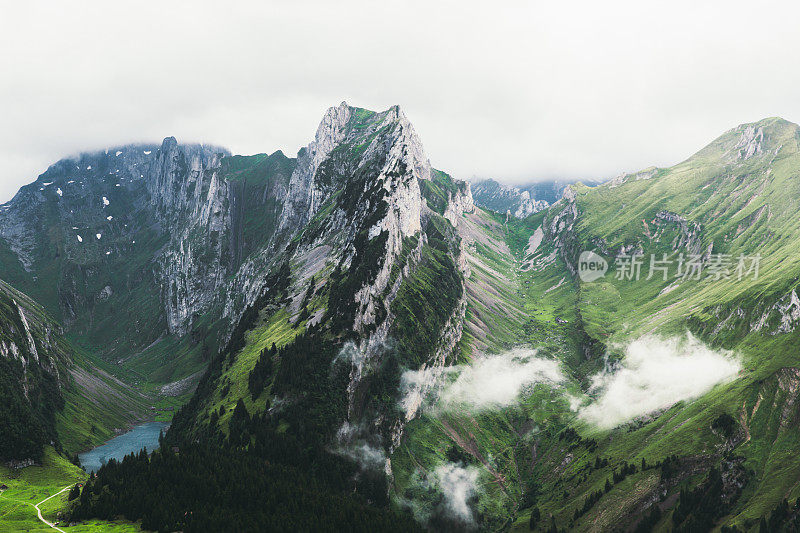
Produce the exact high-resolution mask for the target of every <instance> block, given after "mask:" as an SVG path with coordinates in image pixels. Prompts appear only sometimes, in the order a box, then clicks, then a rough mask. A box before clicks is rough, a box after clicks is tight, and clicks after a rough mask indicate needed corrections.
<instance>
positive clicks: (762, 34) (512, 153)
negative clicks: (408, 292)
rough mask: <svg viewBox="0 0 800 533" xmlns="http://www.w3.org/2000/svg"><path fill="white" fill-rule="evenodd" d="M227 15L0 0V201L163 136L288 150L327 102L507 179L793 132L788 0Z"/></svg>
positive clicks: (797, 46)
mask: <svg viewBox="0 0 800 533" xmlns="http://www.w3.org/2000/svg"><path fill="white" fill-rule="evenodd" d="M235 4H236V6H235V8H234V2H222V1H219V2H215V3H200V2H196V1H195V2H185V3H183V2H175V1H163V0H161V1H159V2H147V1H142V0H138V1H136V2H120V1H114V2H108V1H105V0H104V1H98V2H71V1H60V2H52V1H48V2H35V1H25V2H3V4H2V7H0V45H2V50H3V53H2V54H0V121H1V122H0V123H1V124H2V126H0V162H1V163H2V164H1V165H0V202H2V201H5V200H8V199H9V198H10V197H11V196H12V195H13V194H14V192H15V191H16V190H17V189H18V188H19V186H20V185H22V184H25V183H28V182H30V181H33V180H34V179H35V178H36V177H37V176H38V174H40V173H41V172H43V171H44V170H45V169H46V168H47V166H48V165H49V164H51V163H52V162H54V161H56V160H57V159H59V158H60V157H63V156H66V155H69V154H71V153H75V152H78V151H83V150H90V149H99V148H105V147H108V146H113V145H117V144H122V143H128V142H132V141H160V140H161V139H162V138H163V137H165V136H168V135H174V136H176V137H177V138H178V140H179V141H181V142H189V141H202V142H208V143H215V144H220V145H223V146H226V147H228V148H229V149H231V150H232V151H233V152H235V153H242V154H250V153H257V152H272V151H274V150H276V149H281V150H283V151H284V152H286V153H287V154H289V155H294V154H295V153H296V152H297V150H298V149H299V148H300V147H301V146H304V145H306V144H307V143H308V142H309V141H310V140H311V139H312V137H313V134H314V132H315V130H316V126H317V124H318V122H319V120H320V118H321V116H322V114H323V113H324V111H325V109H326V108H328V107H329V106H331V105H337V104H338V103H339V102H341V101H342V100H346V101H347V102H348V103H350V104H352V105H357V106H360V107H367V108H371V109H379V110H382V109H385V108H387V107H389V106H390V105H393V104H400V106H401V107H402V108H403V109H404V111H405V113H406V115H407V116H408V117H409V118H410V119H411V121H412V122H413V123H414V125H415V127H416V129H417V131H418V133H419V134H420V136H421V138H422V141H423V143H424V145H425V148H426V151H427V153H428V156H429V157H430V159H431V163H432V164H433V165H434V166H436V167H438V168H442V169H444V170H447V171H450V172H452V173H453V174H454V175H456V176H457V177H460V178H470V177H476V176H478V177H495V178H498V179H500V180H501V181H506V182H520V181H531V180H536V179H545V178H550V177H583V178H598V177H610V176H614V175H616V174H619V173H621V172H623V171H634V170H637V169H639V168H642V167H646V166H650V165H653V164H655V165H670V164H673V163H676V162H678V161H680V160H682V159H684V158H685V157H687V156H689V155H690V154H691V153H693V152H694V151H696V150H698V149H699V148H701V147H702V146H703V145H704V144H706V143H707V142H709V141H711V140H712V139H713V138H715V137H717V136H718V135H719V134H721V133H722V132H724V131H725V130H727V129H730V128H731V127H733V126H736V125H737V124H740V123H743V122H751V121H755V120H758V119H760V118H763V117H767V116H775V115H779V116H782V117H784V118H786V119H788V120H792V121H795V122H797V121H800V68H798V54H799V53H800V31H798V20H800V16H799V15H800V9H798V8H797V7H794V5H796V4H797V3H796V2H790V1H786V2H737V1H725V2H703V3H701V2H696V1H692V2H680V1H675V0H670V1H669V2H650V1H648V2H642V1H641V0H639V1H632V2H613V1H604V2H597V1H591V2H574V1H573V2H566V1H565V2H553V1H548V2H502V1H498V2H480V3H478V2H475V3H471V2H465V1H464V0H462V1H458V2H433V1H426V2H420V3H409V2H375V1H370V2H341V1H336V2H333V1H327V2H303V1H297V0H294V1H286V2H275V3H270V2H264V1H259V2H253V3H244V2H239V3H235ZM701 4H702V5H701Z"/></svg>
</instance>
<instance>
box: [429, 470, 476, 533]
mask: <svg viewBox="0 0 800 533" xmlns="http://www.w3.org/2000/svg"><path fill="white" fill-rule="evenodd" d="M434 474H435V476H436V482H437V485H438V487H439V490H441V492H442V495H443V496H444V502H443V503H444V507H445V510H446V511H447V512H448V514H450V515H451V516H452V517H453V518H456V519H459V520H461V521H463V522H465V523H467V524H472V523H474V518H473V516H472V509H471V507H470V499H471V498H472V497H473V496H475V495H476V494H477V491H478V488H477V483H478V476H479V475H480V470H478V468H476V467H474V466H468V467H463V466H461V465H457V464H454V463H446V464H443V465H441V466H439V467H437V468H436V471H435V472H434Z"/></svg>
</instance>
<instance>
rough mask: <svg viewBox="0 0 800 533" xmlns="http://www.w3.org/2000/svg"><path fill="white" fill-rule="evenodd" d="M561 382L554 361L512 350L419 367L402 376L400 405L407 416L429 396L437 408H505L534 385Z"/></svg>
mask: <svg viewBox="0 0 800 533" xmlns="http://www.w3.org/2000/svg"><path fill="white" fill-rule="evenodd" d="M563 380H564V376H563V374H562V373H561V370H560V368H559V365H558V362H557V361H553V360H549V359H542V358H538V357H536V351H535V350H529V349H515V350H510V351H508V352H505V353H502V354H499V355H488V356H485V357H483V358H480V359H477V360H475V361H473V363H472V364H471V365H457V366H449V367H444V368H422V369H420V370H417V371H407V372H405V373H404V374H403V379H402V387H403V391H404V395H403V399H402V406H403V408H404V409H405V411H406V416H407V417H411V416H413V415H414V413H416V411H417V409H419V407H420V406H421V405H422V403H423V402H424V400H425V399H426V398H427V396H428V394H429V393H432V394H433V395H434V396H435V400H436V403H437V405H438V406H440V407H445V408H446V407H450V406H455V405H466V406H468V407H471V408H473V409H477V410H483V409H493V408H499V407H508V406H510V405H513V404H516V403H517V402H518V401H519V397H520V394H521V393H522V392H523V391H524V390H525V389H526V388H529V387H532V386H534V385H536V384H537V383H560V382H562V381H563Z"/></svg>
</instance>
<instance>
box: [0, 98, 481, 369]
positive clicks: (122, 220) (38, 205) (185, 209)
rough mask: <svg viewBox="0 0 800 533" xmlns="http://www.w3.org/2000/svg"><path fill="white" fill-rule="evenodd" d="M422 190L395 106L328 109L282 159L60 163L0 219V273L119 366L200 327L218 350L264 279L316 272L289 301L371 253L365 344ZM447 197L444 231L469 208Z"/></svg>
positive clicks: (158, 150)
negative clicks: (216, 332)
mask: <svg viewBox="0 0 800 533" xmlns="http://www.w3.org/2000/svg"><path fill="white" fill-rule="evenodd" d="M430 178H431V168H430V163H429V162H428V159H427V157H426V156H425V153H424V150H423V148H422V144H421V142H420V140H419V138H418V136H417V134H416V132H415V131H414V128H413V126H412V125H411V123H410V122H409V121H408V119H407V118H406V117H405V115H403V113H402V112H401V111H400V109H399V108H398V107H392V108H390V109H388V110H387V111H384V112H382V113H375V112H372V111H367V110H364V109H359V108H354V107H351V106H348V105H347V104H346V103H342V104H341V105H339V106H337V107H333V108H331V109H329V110H328V112H327V113H326V114H325V116H324V117H323V119H322V121H321V123H320V126H319V128H318V130H317V133H316V136H315V139H314V141H313V142H312V143H310V144H309V145H308V146H307V147H306V148H304V149H302V150H301V151H300V152H299V154H298V158H297V160H294V159H289V158H286V157H284V156H283V155H282V154H280V153H276V154H273V155H271V156H263V157H262V156H252V157H249V158H242V157H238V156H237V157H232V156H231V155H230V154H229V153H228V152H227V151H225V150H224V149H221V148H217V147H213V146H202V145H180V144H178V143H177V141H176V140H175V139H174V138H172V137H168V138H166V139H165V140H164V141H163V143H162V144H161V145H160V146H155V145H130V146H122V147H118V148H112V149H109V150H105V151H103V152H97V153H90V154H82V155H80V156H78V157H75V158H69V159H64V160H62V161H59V162H58V163H56V164H55V165H53V166H52V167H50V168H49V169H48V170H47V171H46V172H45V173H44V174H42V176H40V177H39V179H38V180H37V181H36V182H35V183H33V184H31V185H29V186H26V187H24V188H23V189H22V190H21V191H20V192H19V193H18V194H17V196H16V197H15V198H14V199H13V200H12V201H11V202H9V203H7V204H5V205H3V206H0V248H2V247H3V246H7V247H8V249H9V251H10V253H9V254H7V255H6V256H3V257H2V258H1V259H0V261H2V263H3V266H4V267H5V270H6V271H7V272H10V273H11V274H10V277H13V278H14V280H13V281H14V283H15V284H16V285H19V286H21V288H23V289H26V290H30V292H32V293H33V294H34V295H35V297H36V298H37V299H38V300H40V301H42V302H43V303H44V304H45V305H46V306H47V307H48V308H49V309H50V310H51V312H53V313H54V314H56V315H57V317H61V318H62V319H63V321H64V323H65V324H66V325H67V327H69V328H70V329H72V330H74V331H77V332H80V333H83V334H87V335H89V336H91V337H92V338H93V340H94V342H96V343H98V344H106V346H108V347H107V348H106V349H105V351H106V353H107V354H108V355H109V356H114V357H117V355H119V356H120V357H122V358H123V359H124V358H125V357H127V356H128V355H129V353H125V352H126V351H127V352H129V351H130V350H131V345H132V346H133V347H134V348H135V347H137V346H138V347H139V348H145V347H148V346H149V345H151V343H153V341H156V340H158V339H160V338H162V336H163V334H164V333H166V334H167V335H169V336H172V337H175V338H186V337H187V336H188V335H189V334H190V333H193V332H194V333H195V334H196V332H197V328H198V327H201V328H203V329H202V331H206V329H207V327H208V326H207V325H208V324H213V323H215V321H221V322H219V323H220V324H221V328H222V329H221V331H222V332H223V333H222V335H223V336H222V337H221V338H220V339H219V340H220V341H221V342H224V339H225V333H226V332H227V333H229V332H230V331H231V329H232V328H233V326H234V325H235V324H236V323H237V321H238V319H239V317H240V316H241V314H242V312H243V311H244V310H245V309H247V307H249V306H250V305H252V304H253V303H254V302H255V300H256V299H257V298H258V297H259V295H261V294H262V293H263V292H264V291H265V290H266V289H267V287H266V286H265V280H266V277H267V273H268V272H270V270H271V269H272V268H273V267H275V266H276V265H278V264H280V263H281V262H284V261H299V262H301V263H304V264H305V263H307V259H308V258H309V257H310V256H314V257H316V260H315V262H314V264H313V265H309V266H308V268H306V269H305V270H304V271H303V272H298V273H297V275H296V279H295V280H294V281H295V282H296V283H297V284H298V286H299V285H300V284H302V283H306V282H307V280H308V279H309V278H310V276H313V275H315V274H316V273H317V270H315V268H322V266H323V265H325V264H326V262H327V263H329V264H333V263H334V262H335V263H336V264H338V265H339V268H340V270H343V271H346V270H347V269H348V268H358V265H355V266H354V265H353V262H354V261H355V262H356V263H358V264H361V263H364V261H365V258H364V257H362V254H363V251H359V249H360V248H361V247H363V246H370V247H371V250H372V255H373V257H370V258H369V261H368V262H369V263H370V265H369V268H366V267H362V268H365V269H366V270H369V273H368V275H367V276H366V278H365V280H366V282H365V283H363V284H362V285H360V286H359V287H356V290H355V294H354V295H353V299H354V305H355V311H354V313H353V316H352V327H353V328H354V330H355V331H358V332H361V333H365V332H367V331H368V330H369V331H370V332H372V331H373V330H376V328H378V329H377V330H376V331H377V332H378V333H380V332H381V331H382V330H381V329H380V326H381V323H382V321H383V319H384V317H385V315H386V309H387V308H388V306H390V305H391V297H392V294H393V292H395V291H396V288H397V287H395V288H394V289H395V291H393V290H392V287H390V285H392V284H394V285H397V284H398V282H399V280H398V279H396V277H395V278H394V279H392V278H393V277H392V273H391V270H392V267H393V265H394V264H395V263H396V261H397V259H398V257H399V256H400V254H401V252H402V251H403V248H404V243H405V241H406V240H407V239H408V238H409V237H412V236H415V235H419V234H420V232H421V230H422V224H423V220H424V219H425V217H426V216H427V215H425V214H424V200H423V198H422V194H421V191H420V183H421V182H423V181H428V180H430ZM453 190H454V191H455V192H453V193H448V194H449V196H448V198H447V204H446V205H447V212H446V213H445V217H446V218H447V219H448V220H450V222H451V223H456V222H457V219H458V217H459V216H461V214H462V213H464V212H469V211H471V210H472V209H473V201H472V196H471V192H470V190H469V186H468V185H463V184H462V185H461V186H459V187H455V188H454V189H453ZM301 236H302V238H301ZM45 273H47V274H46V278H47V279H46V280H45V282H44V283H41V284H37V280H38V279H39V278H40V276H41V277H45ZM53 274H55V275H53ZM387 294H388V295H389V299H388V300H387V299H386V298H385V296H386V295H387ZM132 308H135V310H133V311H132ZM122 310H124V311H125V314H124V316H123V315H122V314H121V311H122ZM139 311H140V312H139ZM201 319H202V320H201ZM198 320H200V321H201V322H202V324H204V325H201V326H198ZM383 329H384V330H385V329H386V328H383ZM383 334H384V335H385V334H386V332H385V331H384V332H383ZM379 336H380V335H379ZM376 342H377V340H376ZM378 344H380V342H378Z"/></svg>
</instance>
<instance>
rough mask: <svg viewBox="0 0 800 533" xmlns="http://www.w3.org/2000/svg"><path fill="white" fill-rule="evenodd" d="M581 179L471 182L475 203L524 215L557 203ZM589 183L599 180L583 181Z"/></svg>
mask: <svg viewBox="0 0 800 533" xmlns="http://www.w3.org/2000/svg"><path fill="white" fill-rule="evenodd" d="M577 181H578V180H572V181H570V180H549V181H541V182H534V183H530V184H522V185H516V186H513V187H511V186H507V185H503V184H501V183H499V182H497V181H495V180H493V179H485V180H478V181H476V182H474V183H473V184H472V196H473V198H474V199H475V205H478V206H480V207H483V208H485V209H489V210H490V211H494V212H496V213H500V214H506V213H510V214H511V215H512V216H514V217H516V218H525V217H527V216H530V215H532V214H534V213H538V212H539V211H542V210H543V209H546V208H547V207H549V206H550V205H552V204H554V203H555V202H557V201H558V200H559V199H560V198H561V196H562V195H563V194H564V190H565V189H566V188H567V187H568V186H569V185H571V184H574V183H577ZM584 183H585V184H587V185H589V186H595V185H598V184H599V183H600V182H598V181H596V180H584Z"/></svg>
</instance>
